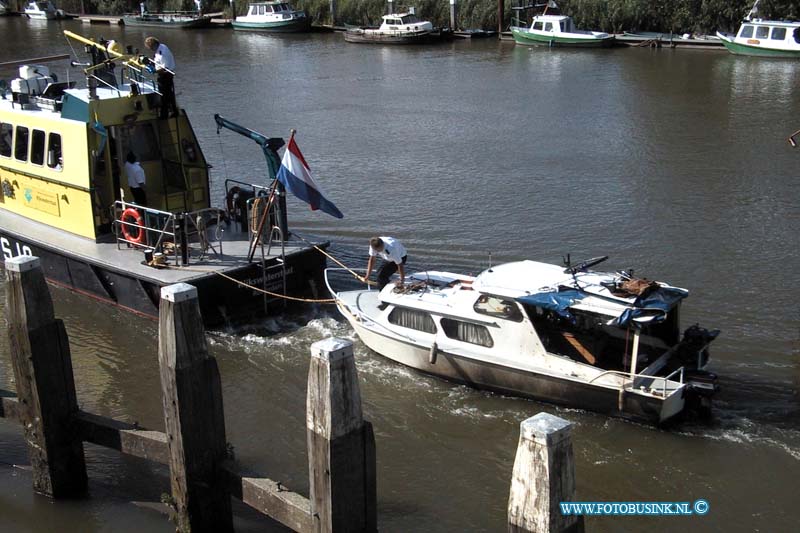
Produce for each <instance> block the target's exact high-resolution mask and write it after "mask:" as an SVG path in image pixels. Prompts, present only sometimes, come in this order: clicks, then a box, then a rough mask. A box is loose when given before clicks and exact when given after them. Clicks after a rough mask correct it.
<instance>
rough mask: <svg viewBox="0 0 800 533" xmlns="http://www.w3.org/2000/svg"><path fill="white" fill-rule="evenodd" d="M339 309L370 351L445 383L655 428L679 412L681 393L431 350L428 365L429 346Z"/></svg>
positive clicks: (683, 400)
mask: <svg viewBox="0 0 800 533" xmlns="http://www.w3.org/2000/svg"><path fill="white" fill-rule="evenodd" d="M339 310H340V311H341V312H342V314H343V315H344V316H345V317H346V318H347V319H348V321H349V322H350V324H351V325H352V326H353V329H354V330H355V331H356V333H357V334H358V336H359V338H360V339H361V340H362V342H363V343H364V344H365V345H366V346H367V347H368V348H370V349H371V350H373V351H375V352H377V353H378V354H380V355H382V356H384V357H386V358H388V359H390V360H392V361H395V362H398V363H401V364H403V365H406V366H408V367H411V368H414V369H416V370H419V371H422V372H425V373H427V374H431V375H434V376H438V377H441V378H445V379H447V380H449V381H454V382H457V383H462V384H466V385H469V386H471V387H475V388H478V389H485V390H491V391H495V392H500V393H504V394H511V395H514V396H522V397H527V398H533V399H536V400H542V401H546V402H551V403H556V404H561V405H567V406H570V407H577V408H581V409H587V410H591V411H597V412H601V413H604V414H609V415H612V416H618V417H622V418H628V419H632V420H638V421H644V422H648V423H655V424H662V423H665V422H666V421H668V420H669V419H671V418H673V417H674V416H676V415H678V414H679V413H681V412H682V411H683V410H684V407H685V403H686V402H685V398H684V394H683V392H679V393H676V394H671V395H668V396H667V398H666V399H664V398H659V397H654V396H651V395H645V394H640V393H638V392H637V391H632V390H630V389H625V390H621V389H620V388H618V387H608V386H604V385H600V384H596V383H587V382H582V381H578V380H570V379H567V378H566V377H561V376H554V375H549V374H546V373H544V372H536V371H534V370H524V369H520V368H513V367H510V366H505V365H500V364H494V363H491V362H487V361H485V360H477V359H472V358H469V357H465V356H462V355H458V354H455V353H449V352H446V351H437V357H436V359H435V362H433V363H432V362H431V359H430V355H431V350H430V346H423V345H420V344H416V343H414V342H412V341H411V340H410V339H408V340H405V339H402V338H400V337H396V338H393V337H390V336H389V332H387V334H381V333H378V332H377V331H376V330H375V329H372V328H370V327H367V326H366V325H365V322H363V321H362V320H360V319H359V318H357V317H356V316H355V315H353V314H352V313H351V312H350V311H349V310H348V309H347V308H344V306H342V305H341V304H339Z"/></svg>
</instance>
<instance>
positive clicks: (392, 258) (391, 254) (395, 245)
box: [362, 237, 408, 290]
mask: <svg viewBox="0 0 800 533" xmlns="http://www.w3.org/2000/svg"><path fill="white" fill-rule="evenodd" d="M375 257H380V258H381V259H383V261H384V262H383V264H382V265H381V268H380V269H379V270H378V290H381V289H383V288H384V287H385V286H386V285H387V284H388V283H389V278H390V277H392V274H394V273H395V272H397V271H398V270H400V283H399V285H398V286H401V285H403V281H404V280H405V277H406V276H405V269H404V265H405V264H406V259H408V256H407V255H406V249H405V247H404V246H403V244H402V243H401V242H400V241H398V240H397V239H394V238H392V237H373V238H371V239H370V240H369V261H368V262H367V274H366V276H364V277H363V278H362V281H364V282H367V280H369V275H370V274H371V273H372V267H373V266H374V260H375Z"/></svg>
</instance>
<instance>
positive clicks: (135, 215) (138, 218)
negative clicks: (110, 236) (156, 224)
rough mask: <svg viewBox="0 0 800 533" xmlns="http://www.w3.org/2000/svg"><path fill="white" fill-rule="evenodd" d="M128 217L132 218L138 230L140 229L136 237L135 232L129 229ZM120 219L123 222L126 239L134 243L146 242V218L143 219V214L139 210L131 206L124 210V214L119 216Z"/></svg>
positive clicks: (123, 232)
mask: <svg viewBox="0 0 800 533" xmlns="http://www.w3.org/2000/svg"><path fill="white" fill-rule="evenodd" d="M126 219H132V222H133V223H134V224H136V226H137V227H136V230H137V231H138V233H137V234H136V237H134V236H133V232H132V231H131V230H129V229H128V224H129V222H128V220H126ZM119 220H120V222H122V224H121V226H122V234H123V235H124V236H125V240H126V241H128V242H132V243H134V244H142V243H143V242H144V220H142V215H140V214H139V211H137V210H136V209H134V208H132V207H129V208H127V209H126V210H125V211H123V212H122V216H121V217H119Z"/></svg>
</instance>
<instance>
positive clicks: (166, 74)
mask: <svg viewBox="0 0 800 533" xmlns="http://www.w3.org/2000/svg"><path fill="white" fill-rule="evenodd" d="M144 45H145V46H146V47H147V48H148V49H150V50H151V51H152V52H155V55H154V56H153V63H155V73H156V76H157V80H158V92H160V93H161V112H160V113H159V118H168V117H169V116H170V112H171V114H172V116H173V117H177V116H178V104H177V103H176V102H175V82H174V78H175V57H174V56H173V55H172V52H171V51H170V49H169V48H167V45H165V44H163V43H161V42H159V40H158V39H156V38H155V37H148V38H147V39H145V40H144Z"/></svg>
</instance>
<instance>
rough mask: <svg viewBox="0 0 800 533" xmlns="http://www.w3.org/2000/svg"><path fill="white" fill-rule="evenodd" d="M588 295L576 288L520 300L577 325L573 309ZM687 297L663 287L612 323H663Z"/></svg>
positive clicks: (681, 291) (680, 292) (636, 302)
mask: <svg viewBox="0 0 800 533" xmlns="http://www.w3.org/2000/svg"><path fill="white" fill-rule="evenodd" d="M587 296H590V294H587V293H585V292H583V291H579V290H576V289H562V290H559V291H552V292H537V293H536V294H530V295H528V296H523V297H521V298H517V300H518V301H519V302H521V303H523V304H527V305H535V306H538V307H541V308H543V309H547V310H549V311H554V312H555V313H557V314H558V315H559V316H561V317H563V318H566V319H567V320H569V321H571V322H574V321H575V317H574V316H573V315H572V313H571V312H570V310H569V308H570V306H572V305H574V304H576V303H578V302H580V301H581V300H583V299H584V298H586V297H587ZM687 296H689V292H688V291H685V290H683V289H677V288H673V287H659V288H658V289H656V290H653V291H649V292H648V293H647V294H646V295H644V296H640V297H639V298H637V299H636V300H635V301H634V302H633V306H632V307H628V308H627V309H625V311H623V312H622V314H620V315H619V316H618V317H617V318H615V319H614V321H613V322H612V324H614V325H615V326H619V327H628V326H634V327H638V326H639V324H638V323H637V322H635V321H634V319H635V318H639V317H644V316H648V317H652V319H651V320H650V321H649V322H648V323H650V324H655V323H657V322H661V321H662V320H664V319H665V318H666V317H667V313H668V312H669V311H670V309H672V308H673V307H675V304H677V303H678V302H679V301H681V300H682V299H684V298H686V297H687ZM620 303H623V302H620Z"/></svg>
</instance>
